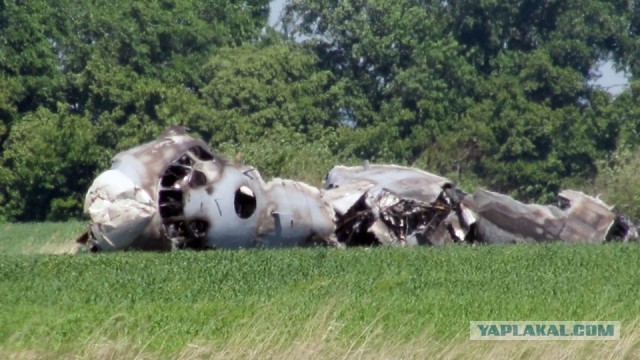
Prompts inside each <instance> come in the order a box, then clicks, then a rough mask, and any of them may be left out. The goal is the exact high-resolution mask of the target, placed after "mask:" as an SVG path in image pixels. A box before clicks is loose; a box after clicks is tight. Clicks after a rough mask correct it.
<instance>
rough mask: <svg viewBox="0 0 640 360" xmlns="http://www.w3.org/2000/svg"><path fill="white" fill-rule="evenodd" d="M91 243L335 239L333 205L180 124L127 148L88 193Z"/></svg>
mask: <svg viewBox="0 0 640 360" xmlns="http://www.w3.org/2000/svg"><path fill="white" fill-rule="evenodd" d="M85 212H86V213H87V214H88V215H89V217H90V218H91V222H90V229H89V231H88V234H87V236H85V237H81V239H82V240H81V241H84V242H86V243H88V245H89V246H90V248H91V250H93V251H99V250H123V249H143V250H171V249H175V248H195V249H202V248H250V247H283V246H285V247H286V246H304V245H316V244H323V245H337V244H336V243H335V241H333V240H332V235H333V232H334V229H335V225H334V211H333V208H332V207H331V206H330V205H329V204H328V203H327V202H325V201H324V200H323V199H322V196H321V191H320V190H319V189H317V188H314V187H311V186H309V185H306V184H304V183H300V182H296V181H291V180H281V179H275V180H273V181H271V182H269V183H265V182H264V181H263V180H262V178H261V176H260V174H259V173H258V172H257V171H256V170H255V169H254V168H251V167H247V166H241V165H237V164H233V163H231V162H229V161H227V160H225V159H223V158H221V157H219V156H217V155H215V154H214V153H213V152H212V151H211V150H210V149H209V147H208V146H207V145H206V143H204V142H203V141H202V140H200V139H196V138H193V137H191V136H189V135H187V134H186V132H185V131H184V129H182V128H179V127H174V128H171V129H169V130H168V131H166V132H165V133H163V134H162V135H161V136H160V137H159V138H158V139H157V140H155V141H152V142H150V143H148V144H145V145H142V146H139V147H136V148H133V149H131V150H128V151H125V152H122V153H120V154H118V155H116V157H115V158H114V162H113V165H112V167H111V169H109V170H107V171H105V172H104V173H102V174H101V175H100V176H98V177H97V178H96V179H95V181H94V182H93V184H92V186H91V188H90V189H89V191H88V193H87V196H86V199H85Z"/></svg>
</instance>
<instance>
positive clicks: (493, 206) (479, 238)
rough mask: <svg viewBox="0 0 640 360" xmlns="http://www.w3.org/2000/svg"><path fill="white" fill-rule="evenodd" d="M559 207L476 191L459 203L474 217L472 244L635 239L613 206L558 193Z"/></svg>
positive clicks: (579, 194) (571, 192)
mask: <svg viewBox="0 0 640 360" xmlns="http://www.w3.org/2000/svg"><path fill="white" fill-rule="evenodd" d="M558 202H559V204H558V205H559V206H555V205H538V204H523V203H521V202H519V201H517V200H515V199H513V198H511V197H509V196H507V195H503V194H498V193H495V192H491V191H488V190H484V189H479V190H477V191H476V193H475V194H474V195H473V197H467V198H466V199H465V200H464V201H463V203H464V204H465V205H467V206H468V207H469V208H470V209H472V210H473V211H474V212H475V213H476V214H477V215H478V221H477V222H476V223H475V224H474V225H473V231H472V232H471V233H470V238H471V239H472V242H473V241H475V242H483V243H491V244H495V243H523V242H549V241H564V242H567V243H602V242H606V241H612V240H622V241H628V240H635V239H637V238H638V234H637V231H636V229H635V228H634V226H633V225H632V224H631V222H630V221H628V220H627V219H626V218H625V217H624V216H621V215H616V214H614V212H613V211H612V210H613V207H609V206H607V205H606V204H605V203H604V202H602V201H601V200H600V199H597V198H595V197H592V196H589V195H586V194H584V193H582V192H579V191H574V190H565V191H562V192H560V193H559V194H558Z"/></svg>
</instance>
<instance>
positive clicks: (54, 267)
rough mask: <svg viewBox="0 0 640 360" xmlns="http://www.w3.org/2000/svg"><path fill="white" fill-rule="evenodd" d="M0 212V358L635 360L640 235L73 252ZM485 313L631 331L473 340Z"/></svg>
mask: <svg viewBox="0 0 640 360" xmlns="http://www.w3.org/2000/svg"><path fill="white" fill-rule="evenodd" d="M83 226H84V225H83V224H81V223H76V222H71V223H66V224H53V223H52V224H1V225H0V233H1V234H2V235H1V236H2V240H1V241H0V309H1V310H0V358H25V359H31V358H33V359H36V358H37V359H40V358H73V357H75V358H81V359H82V358H87V359H104V358H112V359H115V358H150V359H155V358H179V359H196V358H197V359H200V358H257V359H262V358H425V357H430V358H433V357H436V358H455V359H465V358H476V357H491V358H523V359H524V358H584V357H585V356H589V357H597V358H612V359H614V358H629V359H632V358H638V357H640V323H639V322H638V318H640V270H639V267H638V265H639V261H638V260H639V259H640V246H639V245H638V244H607V245H602V246H569V245H564V244H550V245H537V246H536V245H517V246H515V245H514V246H477V247H469V246H450V247H442V248H413V249H406V248H405V249H390V248H375V249H364V248H361V249H348V250H337V249H291V250H250V251H246V250H242V251H209V252H191V251H182V252H176V253H168V254H158V253H138V252H127V253H113V254H98V255H94V254H79V255H68V254H66V255H65V254H63V253H65V252H69V251H70V250H72V249H73V239H74V238H75V236H76V235H77V234H78V233H80V232H81V231H82V229H83ZM472 320H620V321H621V322H622V329H621V333H622V339H621V340H620V341H608V342H594V341H574V342H570V341H556V342H524V341H511V342H491V341H484V342H472V341H469V340H468V338H469V321H472Z"/></svg>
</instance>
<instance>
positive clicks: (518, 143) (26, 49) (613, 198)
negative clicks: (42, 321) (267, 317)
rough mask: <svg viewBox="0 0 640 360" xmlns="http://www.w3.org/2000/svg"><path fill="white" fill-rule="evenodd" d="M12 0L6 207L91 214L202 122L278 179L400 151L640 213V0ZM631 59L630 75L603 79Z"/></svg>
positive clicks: (509, 187)
mask: <svg viewBox="0 0 640 360" xmlns="http://www.w3.org/2000/svg"><path fill="white" fill-rule="evenodd" d="M268 14H269V1H267V0H243V1H239V0H224V1H223V0H205V1H195V0H159V1H150V2H140V1H122V0H114V1H112V2H109V3H101V2H90V1H75V2H71V3H69V2H64V1H58V0H53V1H44V0H40V1H36V0H33V1H0V85H1V86H0V119H1V120H2V123H1V125H0V221H40V220H65V219H70V218H78V217H80V216H81V213H82V203H83V198H84V193H85V192H86V190H87V188H88V186H89V185H90V182H91V181H92V179H93V178H94V177H95V176H96V175H97V174H98V173H99V172H101V171H103V170H104V169H106V168H108V167H109V164H110V159H111V157H112V156H113V155H114V154H116V153H117V152H118V151H122V150H124V149H127V148H130V147H132V146H135V145H138V144H140V143H142V142H146V141H149V140H151V139H153V138H155V137H156V136H157V135H158V134H159V133H160V132H161V131H162V130H163V129H164V128H165V127H166V126H168V125H170V124H182V125H184V126H187V127H188V128H190V129H191V130H192V131H193V132H195V133H197V134H199V135H200V136H202V137H203V139H204V140H205V141H207V142H208V143H209V144H210V145H211V146H212V148H213V149H215V150H216V151H219V152H220V153H222V154H225V155H227V156H228V157H230V158H232V159H235V160H238V161H245V162H247V163H250V164H252V165H255V166H256V167H258V168H259V169H260V170H261V171H262V172H263V173H265V175H266V176H267V177H268V176H282V177H292V178H297V179H301V180H305V181H309V182H312V183H315V184H316V185H317V184H318V181H319V180H320V179H321V178H322V175H323V174H324V173H325V172H326V171H327V170H328V169H329V168H330V167H331V166H332V165H334V164H337V163H346V164H356V163H360V162H361V161H363V160H365V159H367V160H370V161H372V162H394V163H399V164H404V165H412V166H416V167H420V168H423V169H427V170H429V171H433V172H436V173H439V174H442V175H444V176H447V177H449V178H451V179H452V180H454V181H456V182H458V183H459V184H461V186H462V187H463V188H467V189H469V190H473V188H475V187H476V186H485V187H488V188H490V189H493V190H497V191H501V192H505V193H510V194H512V195H514V196H515V197H516V198H518V199H520V200H522V201H539V202H550V201H552V200H553V198H554V196H555V193H556V192H557V191H558V190H559V189H561V188H564V187H574V188H579V189H583V190H585V191H589V192H592V193H602V194H603V196H604V197H605V198H606V199H607V200H608V201H610V202H612V203H613V202H615V203H617V204H618V205H619V207H620V209H621V210H622V211H626V212H627V213H628V214H630V215H632V216H634V217H636V218H637V217H640V204H638V205H636V204H637V203H638V202H639V201H640V190H637V189H638V188H639V186H640V178H638V177H637V175H636V174H637V171H638V170H639V169H640V160H637V156H635V154H636V153H637V149H638V146H639V145H640V107H639V105H638V104H640V82H639V81H638V79H639V77H638V76H639V75H640V36H639V35H640V2H638V1H636V0H616V1H599V0H581V1H574V2H567V1H555V0H525V1H514V0H508V1H495V0H480V1H478V0H474V1H470V0H447V1H442V0H440V1H436V0H398V1H386V0H346V1H335V0H290V1H288V3H287V5H286V7H285V9H284V11H283V14H282V17H281V22H280V24H279V25H278V29H277V30H276V29H273V28H270V27H269V26H267V18H268ZM602 62H611V63H612V64H613V65H614V66H615V68H616V69H617V70H620V71H624V72H625V73H626V74H627V75H628V78H629V86H628V87H627V88H626V90H625V91H623V92H622V93H621V94H619V95H617V96H613V95H612V94H610V93H609V92H608V91H607V90H606V89H602V88H600V87H598V86H597V85H595V83H594V80H595V79H596V78H597V76H598V74H597V72H596V70H595V69H596V68H597V65H598V64H600V63H602Z"/></svg>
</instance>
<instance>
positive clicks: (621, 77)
mask: <svg viewBox="0 0 640 360" xmlns="http://www.w3.org/2000/svg"><path fill="white" fill-rule="evenodd" d="M285 1H286V0H273V1H271V4H270V7H271V12H270V13H269V26H275V25H276V23H277V22H278V19H279V17H280V12H282V8H283V7H284V4H285ZM612 65H613V64H612V63H611V62H610V61H609V62H603V63H601V64H600V65H599V67H598V68H597V69H596V72H597V73H600V74H602V76H601V77H600V78H598V79H597V80H595V81H594V82H595V84H597V85H599V86H602V87H603V88H605V89H607V90H608V91H609V92H610V93H611V94H613V95H617V94H619V93H621V92H622V91H624V89H625V88H626V86H627V85H628V83H629V82H628V81H627V79H626V77H625V74H624V73H621V72H616V71H615V69H613V66H612Z"/></svg>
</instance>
